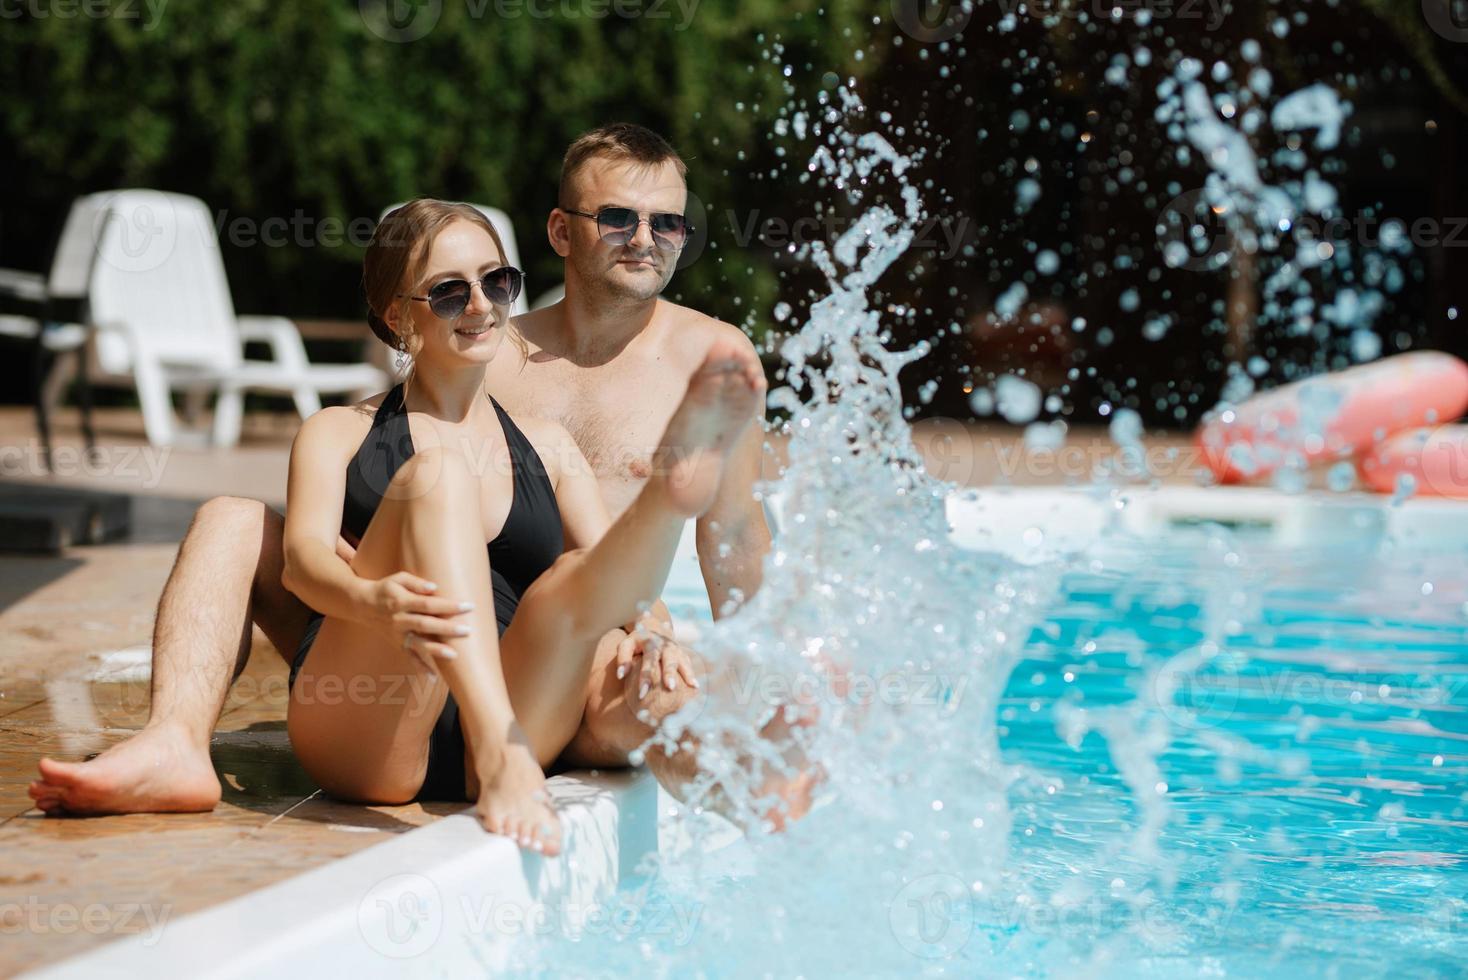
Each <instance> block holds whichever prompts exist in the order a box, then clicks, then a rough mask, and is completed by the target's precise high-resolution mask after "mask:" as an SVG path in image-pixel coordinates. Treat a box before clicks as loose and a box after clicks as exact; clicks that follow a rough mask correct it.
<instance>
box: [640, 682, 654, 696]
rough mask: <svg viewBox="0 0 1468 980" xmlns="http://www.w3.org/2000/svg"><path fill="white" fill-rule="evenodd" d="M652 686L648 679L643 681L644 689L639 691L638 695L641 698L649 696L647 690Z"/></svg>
mask: <svg viewBox="0 0 1468 980" xmlns="http://www.w3.org/2000/svg"><path fill="white" fill-rule="evenodd" d="M650 687H652V685H651V684H649V683H648V682H647V681H643V682H642V690H641V691H638V692H637V696H638V697H639V698H645V697H647V691H648V688H650Z"/></svg>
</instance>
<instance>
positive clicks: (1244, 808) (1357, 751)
mask: <svg viewBox="0 0 1468 980" xmlns="http://www.w3.org/2000/svg"><path fill="white" fill-rule="evenodd" d="M689 571H690V569H680V570H678V571H676V572H675V580H674V582H673V583H672V587H671V588H670V596H671V597H672V603H671V604H672V605H674V606H675V607H679V608H678V609H676V610H675V612H678V613H681V614H682V615H683V616H685V617H706V615H707V613H706V610H700V609H699V604H698V601H697V597H698V582H697V580H696V576H693V575H691V574H688V572H689ZM1057 571H1058V572H1059V584H1058V587H1057V588H1056V590H1055V591H1054V593H1053V595H1052V597H1051V599H1050V600H1049V601H1048V602H1047V603H1046V604H1045V605H1044V606H1043V607H1042V608H1040V609H1038V610H1037V616H1036V620H1035V623H1034V625H1033V628H1032V629H1031V631H1030V634H1029V638H1028V641H1027V642H1026V643H1025V644H1024V646H1023V650H1022V651H1021V654H1020V656H1019V659H1018V661H1017V662H1016V663H1015V664H1014V667H1013V670H1012V672H1011V673H1010V674H1009V676H1008V677H1007V679H999V683H1002V697H1001V698H1000V699H999V701H998V704H997V709H996V714H997V719H996V720H997V732H998V736H999V739H1000V746H1001V751H1002V757H1003V761H1004V764H1005V765H1006V766H1007V767H1009V768H1010V770H1011V771H1010V773H1009V775H1008V779H1007V788H1006V796H1007V798H1008V803H1009V810H1010V812H1009V813H1008V815H1007V823H1008V829H1007V832H1006V833H1005V834H1003V837H1004V840H1003V841H1002V842H1000V843H999V844H996V843H995V840H994V839H993V838H990V839H988V840H987V841H986V842H985V845H984V848H983V851H982V852H972V851H969V852H966V851H965V849H964V848H963V847H960V846H955V845H954V844H953V842H952V841H947V842H945V844H944V845H943V846H941V847H939V848H938V849H937V850H936V851H935V853H934V854H933V855H932V857H933V858H936V859H937V860H928V861H926V863H925V862H924V861H919V862H916V864H915V866H914V865H912V864H909V865H908V866H906V867H901V868H900V869H899V873H898V874H896V875H891V876H889V875H886V874H885V873H883V874H881V875H874V877H873V879H872V880H870V881H863V880H860V879H861V876H860V875H859V874H857V875H853V874H852V870H851V865H852V864H854V863H857V862H861V861H863V860H866V859H868V858H870V857H871V855H872V854H874V853H875V851H876V850H880V847H877V848H875V849H874V848H873V846H872V845H873V843H874V841H873V840H862V839H857V838H853V837H851V836H850V835H849V834H848V835H845V836H842V835H841V834H842V831H843V830H844V829H845V828H846V827H847V826H848V825H847V824H845V823H844V822H843V821H844V814H843V809H844V808H843V807H842V805H841V803H840V802H839V801H836V802H833V803H831V804H830V805H827V806H825V807H820V808H818V809H817V810H816V811H815V812H814V813H812V814H811V815H810V816H809V817H808V818H807V819H806V820H805V821H803V822H802V823H801V824H799V825H797V826H796V828H795V829H794V830H792V831H791V832H789V833H787V834H785V835H780V836H778V837H768V838H755V839H753V840H751V841H750V842H747V843H746V842H740V843H737V844H735V845H733V846H731V847H728V848H725V849H723V850H722V851H720V852H717V855H716V857H715V859H713V860H709V859H706V858H703V859H700V858H695V857H693V856H690V855H688V854H684V855H677V856H670V857H668V858H666V859H665V860H664V861H662V862H661V864H660V866H659V867H657V868H656V869H651V870H650V874H649V876H648V877H647V878H644V879H640V880H637V881H634V882H632V883H630V884H629V886H628V889H627V891H626V892H625V895H624V896H623V899H622V901H623V902H624V903H625V909H624V912H625V916H624V918H623V919H622V923H623V925H622V926H621V927H618V928H610V929H606V930H603V931H601V932H599V933H597V934H594V935H587V934H583V935H580V936H578V937H574V938H573V937H566V936H562V937H558V938H546V939H542V940H540V941H539V942H536V943H534V944H533V945H530V946H527V948H526V950H525V951H524V956H525V957H526V959H525V961H524V963H523V965H524V966H525V967H526V968H529V969H538V970H543V971H544V972H546V973H556V974H566V973H570V974H575V975H605V976H612V975H625V973H626V972H627V971H629V970H636V971H638V973H639V974H640V975H649V976H674V975H677V976H681V975H688V974H703V975H707V976H715V977H721V976H729V977H742V976H759V975H765V974H773V975H779V976H793V975H806V976H829V975H837V974H852V975H934V976H984V977H991V976H1139V975H1141V976H1153V975H1155V976H1195V975H1207V976H1230V977H1257V976H1289V977H1294V978H1298V977H1314V976H1320V977H1330V976H1389V975H1396V976H1411V977H1452V976H1461V975H1462V974H1463V971H1464V968H1465V962H1468V960H1465V956H1468V868H1465V855H1468V847H1465V844H1468V779H1465V775H1468V751H1465V742H1468V608H1465V603H1464V600H1465V598H1468V568H1465V567H1464V563H1463V562H1462V560H1461V556H1459V555H1457V554H1439V555H1432V554H1418V555H1406V554H1398V553H1394V552H1392V551H1391V550H1390V549H1389V548H1388V549H1386V550H1380V549H1371V550H1366V549H1361V548H1352V547H1331V546H1321V547H1319V548H1317V549H1305V550H1301V549H1291V550H1289V551H1283V550H1279V549H1275V548H1271V547H1270V546H1268V545H1267V544H1261V543H1251V542H1250V541H1248V540H1247V539H1239V538H1236V537H1234V536H1232V535H1230V534H1229V532H1226V531H1224V530H1222V529H1213V530H1211V531H1210V530H1207V529H1202V530H1197V531H1193V532H1188V533H1183V534H1180V535H1177V536H1175V538H1174V539H1171V540H1169V541H1167V542H1139V541H1135V540H1127V539H1113V540H1104V541H1103V542H1101V543H1100V544H1099V545H1096V546H1094V547H1092V548H1091V549H1089V550H1088V551H1087V553H1085V554H1084V555H1081V556H1077V557H1075V558H1073V559H1071V560H1069V561H1067V562H1065V563H1064V564H1063V567H1061V568H1058V569H1057ZM950 680H951V678H950ZM982 681H983V678H974V679H973V680H972V681H971V683H982ZM948 688H949V691H948V696H949V697H952V696H953V689H954V685H953V684H951V683H950V684H949V685H948ZM964 795H965V794H964V792H963V788H962V787H950V792H949V793H948V794H946V799H947V802H948V804H949V805H950V806H952V805H954V801H955V800H957V799H962V798H963V797H964ZM1000 822H1005V821H1000ZM894 825H895V826H899V827H900V826H901V822H900V821H898V822H897V823H896V824H894ZM911 826H912V827H913V830H914V831H916V832H917V833H918V834H919V835H920V834H921V832H922V831H921V826H920V825H919V824H918V823H916V822H914V823H912V825H911ZM878 833H881V831H880V830H879V831H878ZM901 833H902V831H899V840H898V841H897V842H896V843H899V844H900V843H901V841H900V836H901ZM974 833H975V834H979V833H981V831H979V830H975V831H974ZM908 836H909V837H911V836H912V835H911V834H909V835H908ZM912 846H913V847H916V846H917V841H916V840H914V841H913V842H912ZM996 846H998V847H1001V848H1002V851H1003V861H1002V870H1001V872H1000V873H999V874H998V875H997V876H992V875H987V874H986V873H985V872H983V871H982V869H980V868H979V867H969V866H967V865H966V861H965V855H966V854H975V853H977V854H979V856H980V857H983V856H985V854H987V852H989V851H992V849H993V848H994V847H996ZM815 850H819V851H821V852H823V853H824V854H825V855H826V858H825V859H814V858H811V859H810V860H809V861H808V863H807V864H806V866H805V867H803V868H802V869H801V872H800V875H799V878H798V882H792V879H791V878H789V877H786V876H785V875H782V873H781V870H782V869H781V868H779V867H776V866H775V863H776V862H782V861H783V862H807V859H808V858H810V855H811V853H812V852H813V851H815ZM802 852H805V853H802ZM863 852H866V853H863ZM883 860H884V859H882V858H880V857H879V858H876V859H874V861H873V863H874V865H880V864H881V863H882V861H883ZM984 863H985V862H984V861H982V860H980V861H977V862H976V864H977V865H982V864H984ZM894 867H898V866H894ZM915 872H921V873H915ZM822 875H824V876H825V877H826V880H825V881H822V880H821V876H822ZM888 877H890V880H882V879H884V878H888ZM980 879H984V880H983V888H982V889H981V890H979V891H975V890H974V889H973V882H974V881H977V880H980Z"/></svg>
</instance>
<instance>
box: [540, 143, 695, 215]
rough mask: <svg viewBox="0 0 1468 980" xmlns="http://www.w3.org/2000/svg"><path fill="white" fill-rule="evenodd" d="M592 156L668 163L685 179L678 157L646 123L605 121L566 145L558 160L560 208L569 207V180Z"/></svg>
mask: <svg viewBox="0 0 1468 980" xmlns="http://www.w3.org/2000/svg"><path fill="white" fill-rule="evenodd" d="M594 157H605V158H607V159H610V160H617V161H622V162H627V163H633V164H637V165H640V166H644V167H656V166H660V165H662V164H664V163H668V162H670V161H671V162H672V163H673V164H674V165H675V166H676V167H677V168H678V176H679V177H681V178H683V179H685V180H686V179H687V177H688V166H687V164H685V163H684V162H683V158H682V157H680V156H678V152H677V151H676V150H674V149H673V148H672V147H671V146H670V145H668V141H667V140H665V139H663V138H662V137H661V136H659V135H658V134H657V133H654V132H653V131H652V130H650V129H648V128H647V127H646V126H639V125H637V124H636V123H624V122H619V123H608V124H607V125H605V126H598V127H597V128H596V129H593V130H589V131H588V132H585V133H582V134H581V135H580V136H578V137H576V139H575V140H574V141H573V142H572V143H571V145H570V146H569V147H567V148H566V156H565V158H564V159H563V160H562V161H561V189H560V204H561V207H572V206H573V205H574V204H575V203H576V202H574V201H572V200H571V192H572V183H573V182H574V180H575V179H576V174H577V173H579V172H580V171H581V169H582V168H583V167H585V166H586V164H587V162H588V161H590V160H591V159H592V158H594Z"/></svg>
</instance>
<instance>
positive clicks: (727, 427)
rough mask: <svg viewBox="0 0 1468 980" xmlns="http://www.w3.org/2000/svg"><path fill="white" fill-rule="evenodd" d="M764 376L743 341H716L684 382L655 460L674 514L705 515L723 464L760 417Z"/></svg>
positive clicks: (749, 348) (756, 359)
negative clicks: (745, 431)
mask: <svg viewBox="0 0 1468 980" xmlns="http://www.w3.org/2000/svg"><path fill="white" fill-rule="evenodd" d="M764 397H765V373H764V368H762V367H761V366H760V362H759V358H758V357H757V356H755V353H754V349H753V348H752V347H750V345H749V342H748V341H743V340H739V339H736V338H732V337H729V338H724V337H721V338H719V339H718V340H716V341H714V343H713V345H712V346H710V347H709V351H708V354H707V355H706V356H705V357H704V361H703V364H702V365H700V367H699V369H698V370H697V371H695V372H694V373H693V377H692V378H690V379H689V380H688V392H687V394H685V395H684V396H683V401H682V403H681V404H680V405H679V406H678V410H677V411H676V412H674V413H673V418H672V421H670V422H669V423H668V428H667V430H666V431H665V432H664V433H663V442H662V445H661V446H660V447H659V450H658V456H659V459H660V460H661V461H662V466H661V467H660V469H661V471H662V472H663V474H664V483H665V486H666V488H667V491H668V496H669V502H670V503H671V505H672V506H673V508H674V509H675V510H677V511H679V512H681V513H685V514H687V515H688V516H690V517H697V516H699V515H701V514H702V513H703V512H704V511H706V510H708V508H709V505H710V504H712V503H713V500H714V494H715V493H716V492H717V491H718V489H719V479H720V477H721V475H722V474H723V469H724V460H725V459H726V458H727V456H728V454H729V450H730V449H732V448H733V446H734V443H735V442H736V441H737V440H738V438H739V436H740V434H741V433H742V432H743V431H744V427H745V426H747V425H748V424H749V423H750V422H752V421H753V420H754V418H755V416H757V415H759V414H761V413H762V411H763V408H764Z"/></svg>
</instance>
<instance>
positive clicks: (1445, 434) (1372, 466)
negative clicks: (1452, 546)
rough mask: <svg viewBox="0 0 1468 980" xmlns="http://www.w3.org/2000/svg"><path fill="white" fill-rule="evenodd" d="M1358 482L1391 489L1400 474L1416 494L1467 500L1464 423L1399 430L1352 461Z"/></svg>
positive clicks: (1386, 490) (1467, 436)
mask: <svg viewBox="0 0 1468 980" xmlns="http://www.w3.org/2000/svg"><path fill="white" fill-rule="evenodd" d="M1356 472H1357V473H1359V474H1360V475H1361V482H1362V483H1364V484H1365V485H1366V486H1368V487H1370V488H1371V489H1372V490H1378V491H1380V492H1382V493H1393V492H1395V491H1396V489H1397V487H1398V486H1399V485H1400V483H1401V481H1402V480H1403V478H1404V477H1405V478H1410V483H1409V484H1408V486H1410V488H1411V489H1412V491H1413V492H1414V493H1416V494H1417V495H1418V496H1424V497H1461V498H1463V499H1465V500H1468V425H1440V426H1437V427H1435V428H1431V429H1412V430H1411V431H1408V432H1399V433H1397V434H1396V435H1394V436H1392V437H1391V438H1390V439H1388V440H1386V442H1383V443H1382V444H1381V445H1379V446H1376V447H1375V448H1373V449H1372V450H1370V451H1369V452H1368V453H1367V454H1366V455H1365V456H1363V457H1361V459H1360V460H1359V461H1358V462H1357V463H1356Z"/></svg>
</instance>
